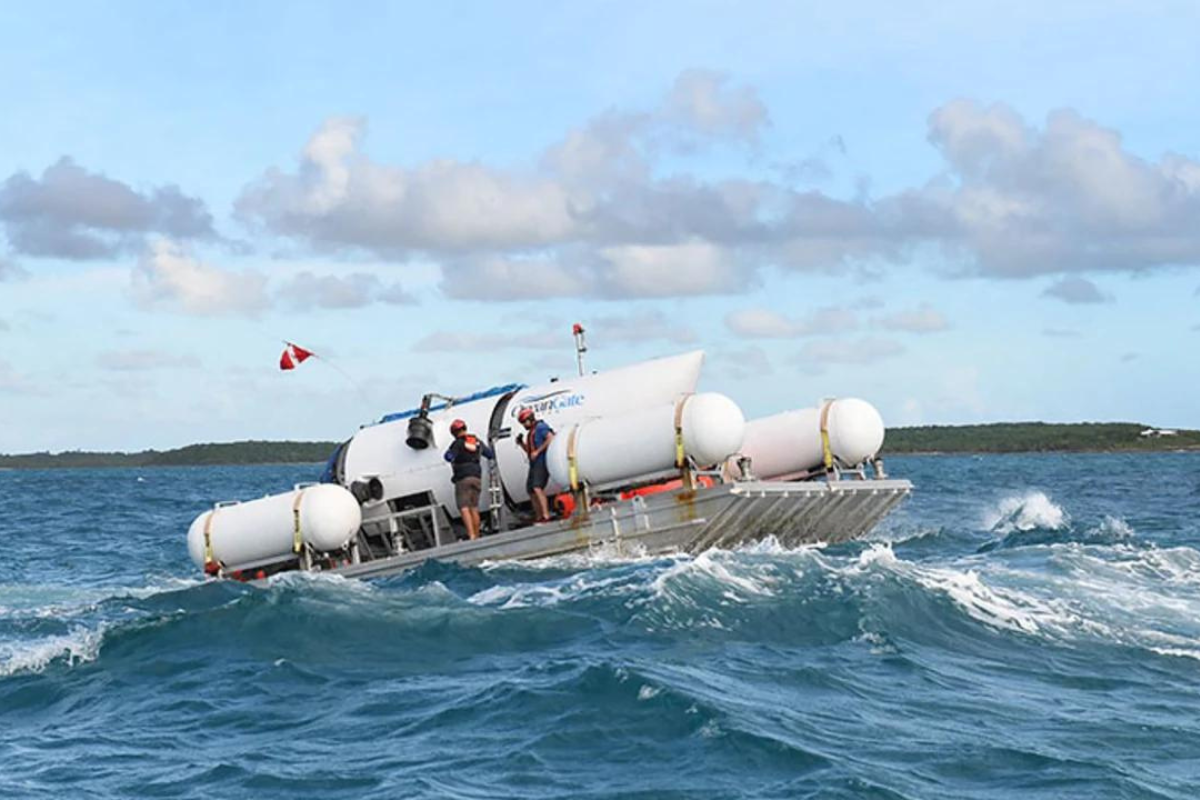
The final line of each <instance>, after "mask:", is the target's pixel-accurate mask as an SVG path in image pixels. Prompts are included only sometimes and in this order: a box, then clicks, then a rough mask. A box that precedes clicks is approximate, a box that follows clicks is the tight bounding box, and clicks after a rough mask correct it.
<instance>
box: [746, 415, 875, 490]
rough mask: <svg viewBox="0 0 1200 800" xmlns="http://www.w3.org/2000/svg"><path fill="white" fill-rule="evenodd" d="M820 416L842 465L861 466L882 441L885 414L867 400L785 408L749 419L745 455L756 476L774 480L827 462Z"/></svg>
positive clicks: (831, 448) (830, 443) (812, 468)
mask: <svg viewBox="0 0 1200 800" xmlns="http://www.w3.org/2000/svg"><path fill="white" fill-rule="evenodd" d="M822 418H824V428H825V430H826V431H827V432H828V434H829V450H830V454H831V455H832V456H833V460H834V462H835V463H836V464H837V465H838V466H840V467H857V466H858V465H860V464H862V463H863V462H865V461H869V460H870V459H872V458H874V457H875V455H876V453H878V452H879V448H880V447H882V446H883V434H884V429H883V418H882V417H880V416H879V412H878V411H876V410H875V407H874V406H873V405H871V404H870V403H868V402H867V401H865V400H859V399H858V398H855V397H846V398H841V399H838V400H827V401H825V402H824V403H822V404H821V405H820V406H819V407H818V408H801V409H797V410H795V411H785V412H783V413H782V414H775V415H773V416H770V417H763V418H761V419H755V420H751V421H750V422H748V423H746V438H745V441H744V442H743V444H742V448H741V454H742V455H744V456H749V457H750V459H751V469H752V470H753V472H754V475H755V477H757V478H760V479H763V480H770V479H774V478H782V477H787V476H790V475H795V474H797V473H801V472H805V471H807V470H814V469H818V468H820V467H821V466H822V465H823V464H824V461H825V446H824V443H823V442H822V437H821V429H822Z"/></svg>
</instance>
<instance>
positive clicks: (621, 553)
mask: <svg viewBox="0 0 1200 800" xmlns="http://www.w3.org/2000/svg"><path fill="white" fill-rule="evenodd" d="M664 558H671V556H669V555H666V556H664V555H662V554H658V555H650V554H649V553H647V552H646V549H645V548H644V547H641V546H634V545H629V544H627V543H616V542H605V543H604V544H601V545H596V546H593V547H590V548H588V549H587V550H577V551H575V552H572V553H562V554H560V555H556V556H546V557H544V558H536V559H531V560H528V561H526V560H522V561H515V560H513V559H501V560H497V561H484V562H483V563H481V564H480V565H479V568H480V569H482V570H483V571H484V572H494V571H496V570H501V569H511V568H512V567H514V566H519V567H520V568H521V569H522V570H529V571H539V570H544V571H552V570H562V569H569V570H586V569H597V568H603V567H616V566H624V565H628V564H647V563H651V562H654V561H659V560H662V559H664Z"/></svg>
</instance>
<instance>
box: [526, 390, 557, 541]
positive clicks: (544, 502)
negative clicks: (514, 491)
mask: <svg viewBox="0 0 1200 800" xmlns="http://www.w3.org/2000/svg"><path fill="white" fill-rule="evenodd" d="M517 422H519V423H521V424H522V425H523V426H525V430H526V431H527V432H528V435H527V436H525V437H524V438H523V439H521V438H518V439H517V442H518V444H521V445H522V447H524V449H525V455H526V456H528V457H529V477H528V478H526V479H525V490H526V491H528V492H529V499H530V500H532V501H533V515H534V520H533V521H534V522H535V523H536V522H549V521H550V501H549V500H548V499H547V498H546V484H547V483H549V482H550V469H549V467H547V466H546V450H547V449H549V447H550V443H551V442H552V441H554V429H553V428H551V427H550V426H549V425H547V424H546V423H545V422H542V421H540V420H539V419H537V417H535V416H534V415H533V409H532V408H523V409H521V413H520V414H518V415H517Z"/></svg>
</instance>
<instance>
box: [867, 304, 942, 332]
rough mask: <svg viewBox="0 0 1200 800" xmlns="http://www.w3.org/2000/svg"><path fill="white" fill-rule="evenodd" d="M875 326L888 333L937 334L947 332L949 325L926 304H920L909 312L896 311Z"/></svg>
mask: <svg viewBox="0 0 1200 800" xmlns="http://www.w3.org/2000/svg"><path fill="white" fill-rule="evenodd" d="M875 322H876V324H877V325H879V327H881V328H885V329H887V330H890V331H907V332H909V333H937V332H939V331H944V330H947V329H948V328H949V327H950V323H949V322H947V321H946V318H945V317H944V316H942V314H941V312H939V311H937V310H935V309H934V308H933V306H931V305H929V304H928V303H922V304H921V305H920V306H918V307H917V308H915V309H913V310H911V311H898V312H896V313H895V314H889V315H887V316H884V317H880V318H879V319H877V320H876V321H875Z"/></svg>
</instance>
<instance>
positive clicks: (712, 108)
mask: <svg viewBox="0 0 1200 800" xmlns="http://www.w3.org/2000/svg"><path fill="white" fill-rule="evenodd" d="M661 113H662V116H663V118H665V119H668V120H673V121H676V122H679V123H681V124H682V125H683V126H685V127H687V128H690V129H693V130H696V131H699V132H701V133H705V134H708V135H710V136H718V137H729V138H733V139H744V140H753V139H755V138H756V137H757V136H758V134H759V131H760V130H761V129H762V128H763V127H764V126H765V125H767V124H769V117H768V114H767V107H766V106H765V105H763V102H762V100H760V99H759V97H758V94H757V93H756V92H755V91H754V89H752V88H751V87H749V86H737V87H735V86H731V85H730V81H729V77H728V76H727V75H724V74H722V73H719V72H712V71H710V70H701V69H689V70H685V71H684V72H682V73H680V75H679V77H677V78H676V79H675V85H674V86H672V87H671V90H670V92H668V94H667V97H666V99H665V100H664V101H663V108H662V112H661Z"/></svg>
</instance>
